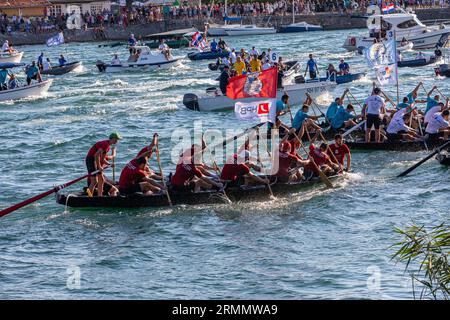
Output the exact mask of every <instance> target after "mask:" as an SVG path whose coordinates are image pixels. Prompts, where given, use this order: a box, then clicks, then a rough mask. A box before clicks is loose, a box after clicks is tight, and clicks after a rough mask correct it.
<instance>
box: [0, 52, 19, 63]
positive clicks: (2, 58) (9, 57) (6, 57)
mask: <svg viewBox="0 0 450 320" xmlns="http://www.w3.org/2000/svg"><path fill="white" fill-rule="evenodd" d="M22 57H23V52H13V53H12V54H9V53H7V54H5V53H2V54H0V63H6V62H12V63H20V61H22Z"/></svg>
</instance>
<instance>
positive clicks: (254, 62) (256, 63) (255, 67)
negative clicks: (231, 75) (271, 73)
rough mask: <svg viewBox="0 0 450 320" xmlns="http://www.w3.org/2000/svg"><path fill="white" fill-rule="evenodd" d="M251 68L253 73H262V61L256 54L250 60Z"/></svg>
mask: <svg viewBox="0 0 450 320" xmlns="http://www.w3.org/2000/svg"><path fill="white" fill-rule="evenodd" d="M250 68H251V71H252V72H260V71H261V69H262V65H261V60H259V59H258V56H257V55H256V54H255V55H253V56H252V59H251V60H250Z"/></svg>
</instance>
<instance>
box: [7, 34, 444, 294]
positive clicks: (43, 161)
mask: <svg viewBox="0 0 450 320" xmlns="http://www.w3.org/2000/svg"><path fill="white" fill-rule="evenodd" d="M350 33H353V34H355V33H362V31H361V30H349V31H335V32H322V33H310V34H293V35H287V36H282V35H266V36H260V37H254V38H247V37H243V38H227V39H226V40H227V41H228V42H229V44H230V45H231V46H233V47H235V48H237V49H240V48H241V47H246V48H249V47H250V46H251V45H255V46H256V47H258V48H262V49H267V47H269V46H270V47H272V48H273V49H274V50H275V51H277V52H279V53H281V54H282V55H283V56H284V57H285V60H290V59H298V60H302V61H306V59H307V55H308V54H309V53H310V52H314V53H315V54H316V56H318V62H319V64H320V66H322V67H324V66H325V65H326V63H328V62H333V63H335V65H337V64H338V59H339V57H346V59H347V60H348V61H349V62H350V64H351V67H352V69H353V70H354V71H357V70H365V69H366V66H365V63H364V61H363V59H362V58H361V57H360V56H356V55H355V54H354V53H348V52H346V51H345V50H344V49H342V48H341V45H342V43H343V41H344V39H345V37H346V36H347V34H350ZM21 49H22V50H24V51H25V52H26V55H25V58H24V60H25V61H26V62H29V61H30V60H31V59H32V58H33V57H36V56H37V55H38V54H39V53H40V51H41V50H46V52H48V55H49V56H51V57H53V60H56V57H57V55H58V54H59V53H60V51H61V50H62V51H63V52H64V53H65V54H66V55H67V56H68V57H69V59H71V60H75V59H76V60H82V61H83V63H84V66H85V67H84V69H83V70H80V71H79V72H77V73H72V74H69V75H66V76H65V77H59V78H56V79H55V81H54V85H53V86H52V88H51V90H50V94H49V97H47V98H43V99H37V100H36V99H35V100H22V101H17V102H14V103H12V102H11V103H2V105H1V114H0V139H1V142H2V148H1V151H0V169H1V172H2V181H1V183H0V207H6V206H8V205H10V204H12V203H15V202H18V201H20V200H22V199H25V198H28V197H30V196H32V195H34V194H37V193H40V192H42V191H44V190H47V189H49V188H50V187H51V186H52V185H54V184H59V183H63V182H65V181H68V180H70V179H71V178H75V177H77V176H79V175H81V174H83V173H84V170H85V169H84V156H85V154H86V152H87V150H88V148H89V147H90V145H91V144H92V143H93V142H95V141H97V140H99V139H102V138H104V137H105V135H107V134H109V132H110V131H112V130H118V131H120V132H121V134H122V135H123V136H124V139H123V141H122V142H121V143H120V146H119V149H118V150H119V157H118V161H117V163H118V165H119V166H121V165H123V164H125V162H126V161H127V159H130V158H131V157H132V156H133V155H134V154H135V152H136V150H138V148H140V147H142V146H143V145H144V144H146V143H148V142H149V139H150V137H151V135H152V133H153V132H155V131H157V132H159V134H160V136H161V139H160V144H161V152H162V158H163V162H164V160H165V161H166V162H167V161H168V160H169V152H170V149H171V148H172V147H173V145H171V143H170V135H171V132H172V130H173V129H174V128H176V127H179V128H186V129H189V130H191V129H192V127H193V121H195V120H203V121H204V122H203V126H204V128H205V129H207V128H228V129H230V128H235V129H236V130H237V129H238V128H244V127H245V126H246V124H245V123H238V122H237V121H236V120H235V118H234V115H233V114H232V113H209V114H204V113H198V112H193V111H190V110H187V109H185V108H184V107H182V106H181V100H182V97H183V94H184V93H186V92H201V91H202V90H204V88H206V87H208V86H211V85H215V84H216V82H215V81H214V80H213V79H214V78H215V77H216V76H217V75H218V74H217V73H214V72H211V71H209V70H208V68H207V63H208V62H209V61H204V62H191V61H189V60H188V59H184V60H183V63H182V65H181V66H179V67H178V68H176V69H172V70H169V71H167V72H163V71H161V72H154V73H148V74H139V73H135V74H134V73H128V74H117V75H104V74H99V73H98V72H97V71H96V68H95V61H96V60H97V59H99V58H101V59H105V60H109V59H110V57H111V54H112V53H114V52H116V51H118V52H119V53H123V54H124V55H125V53H126V51H125V49H124V48H99V47H98V45H97V44H90V43H89V44H81V43H80V44H69V45H66V46H64V47H60V48H51V49H47V48H45V47H44V46H24V47H22V48H21ZM186 53H187V50H182V51H178V50H175V51H174V54H175V55H185V54H186ZM400 73H401V80H402V83H403V86H402V88H401V91H402V93H406V92H407V91H408V90H411V89H412V88H413V87H414V86H415V84H416V83H417V82H418V81H419V80H422V81H424V83H425V86H426V87H427V88H430V87H431V86H432V85H433V84H434V83H436V84H437V85H438V86H439V88H440V89H441V91H444V92H446V93H447V94H448V93H449V92H450V91H449V88H450V82H449V80H448V79H439V80H435V78H434V72H433V69H432V67H425V68H417V69H408V68H407V69H402V70H401V71H400ZM372 76H373V75H371V74H369V78H368V79H366V80H363V81H360V82H358V83H354V84H352V85H351V90H352V92H353V93H354V94H355V95H356V97H357V98H358V99H360V100H362V99H364V98H365V97H366V96H367V94H368V92H369V91H370V88H371V79H370V77H372ZM343 89H344V87H342V86H341V87H338V88H337V89H336V91H335V92H334V93H333V95H340V94H341V93H342V91H343ZM388 91H389V92H391V93H392V96H395V89H394V88H388ZM422 95H423V93H422ZM329 99H331V96H330V97H329ZM325 102H327V101H323V103H325ZM424 155H425V153H424V152H417V153H385V152H373V153H355V154H354V155H353V161H354V165H353V168H354V173H353V174H351V175H349V177H348V178H347V179H346V180H345V181H342V182H340V183H339V184H338V185H337V187H336V188H335V189H333V190H325V189H322V188H321V187H316V188H311V189H307V190H304V191H302V192H299V193H296V194H291V195H289V196H288V197H286V198H282V199H279V200H278V201H275V202H274V201H272V202H270V201H266V202H253V203H237V204H231V205H217V206H193V207H184V206H180V207H175V208H173V209H170V208H164V209H139V210H107V209H102V210H93V209H69V210H68V212H66V213H65V212H64V208H63V207H62V206H60V205H57V204H56V203H55V201H54V198H52V197H48V198H46V199H44V200H42V201H39V202H37V203H35V204H33V205H31V206H29V207H26V208H24V209H22V210H20V211H18V212H15V213H12V214H10V215H9V216H7V217H4V218H2V219H1V220H0V230H1V231H0V264H1V265H2V268H1V269H0V298H38V299H40V298H70V299H72V298H102V299H104V298H154V299H159V298H250V299H253V298H277V299H282V298H287V299H305V298H312V299H315V298H331V299H354V298H372V299H382V298H403V299H405V298H406V299H408V298H411V297H412V294H411V288H410V280H409V278H408V276H407V275H405V274H404V273H403V269H402V266H401V265H396V264H395V263H394V262H392V261H390V255H391V254H392V252H393V249H390V248H389V246H390V245H392V244H393V243H394V242H396V241H397V240H398V238H397V236H396V235H395V234H394V232H393V227H394V226H405V225H407V224H408V223H410V222H411V221H415V222H418V223H425V224H433V223H436V222H442V221H445V220H448V218H449V214H448V202H447V200H448V192H449V173H448V171H447V170H446V169H445V168H442V167H439V165H438V164H437V162H435V161H434V160H432V161H429V162H428V163H427V164H425V165H423V166H422V167H420V168H419V169H418V170H416V171H415V172H414V173H413V174H412V175H411V176H409V177H407V178H405V179H394V178H393V177H394V176H395V174H397V173H399V172H400V171H402V170H403V169H405V168H407V167H408V166H409V165H411V164H412V163H414V161H416V160H417V159H419V158H421V157H423V156H424ZM165 168H166V170H167V171H168V170H169V169H173V165H172V164H169V165H167V166H165ZM79 186H80V184H78V187H79ZM78 268H79V269H78ZM77 270H79V271H80V272H81V282H80V286H79V287H78V286H77V283H76V281H75V282H73V281H72V278H71V277H72V276H73V275H74V274H75V275H76V272H77ZM368 282H369V284H370V285H369V286H368V285H367V283H368ZM67 284H69V285H67ZM377 284H379V285H377Z"/></svg>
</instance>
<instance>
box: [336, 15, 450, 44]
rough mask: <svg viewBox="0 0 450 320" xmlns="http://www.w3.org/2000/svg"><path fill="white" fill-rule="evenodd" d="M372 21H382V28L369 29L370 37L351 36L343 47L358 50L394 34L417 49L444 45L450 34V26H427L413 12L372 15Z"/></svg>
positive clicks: (399, 40)
mask: <svg viewBox="0 0 450 320" xmlns="http://www.w3.org/2000/svg"><path fill="white" fill-rule="evenodd" d="M367 18H368V19H371V21H374V22H376V21H380V24H381V30H378V29H376V26H375V25H376V23H374V29H369V31H370V35H369V37H358V36H349V37H348V38H347V39H346V40H345V42H344V45H343V47H344V48H345V49H347V50H349V51H356V50H358V48H359V47H369V46H370V45H371V44H372V43H374V40H375V41H377V40H382V39H385V38H386V39H388V38H391V37H393V36H394V34H395V37H396V40H397V42H398V43H399V44H400V42H401V41H402V40H403V39H406V40H407V41H409V42H412V43H413V45H414V49H415V50H423V49H433V48H435V47H436V46H439V47H442V46H443V45H444V44H445V42H446V41H447V39H448V37H449V35H450V28H449V27H447V26H445V25H434V26H426V25H424V24H423V23H422V22H420V20H419V19H418V18H417V16H416V15H415V14H413V13H406V12H403V13H393V14H381V15H372V16H369V17H367Z"/></svg>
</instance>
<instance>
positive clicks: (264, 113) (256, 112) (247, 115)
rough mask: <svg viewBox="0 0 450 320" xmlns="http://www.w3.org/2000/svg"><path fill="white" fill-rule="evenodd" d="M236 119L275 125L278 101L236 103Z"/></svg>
mask: <svg viewBox="0 0 450 320" xmlns="http://www.w3.org/2000/svg"><path fill="white" fill-rule="evenodd" d="M234 114H235V115H236V118H238V119H239V120H244V121H253V120H259V121H260V122H272V123H275V118H276V115H277V103H276V99H266V100H260V101H254V102H236V103H235V104H234Z"/></svg>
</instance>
